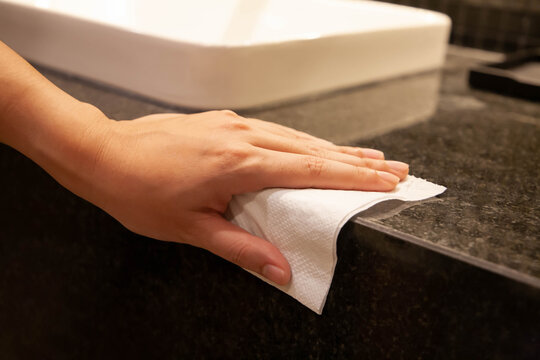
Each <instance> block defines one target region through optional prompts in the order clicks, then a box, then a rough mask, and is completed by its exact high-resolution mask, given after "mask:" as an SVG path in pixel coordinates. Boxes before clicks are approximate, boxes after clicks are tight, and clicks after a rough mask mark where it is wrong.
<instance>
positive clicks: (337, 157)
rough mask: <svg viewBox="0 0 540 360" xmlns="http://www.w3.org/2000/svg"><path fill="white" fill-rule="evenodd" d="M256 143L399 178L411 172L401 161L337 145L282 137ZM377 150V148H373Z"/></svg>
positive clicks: (269, 148) (268, 148) (260, 140)
mask: <svg viewBox="0 0 540 360" xmlns="http://www.w3.org/2000/svg"><path fill="white" fill-rule="evenodd" d="M254 145H256V146H259V147H261V148H264V149H267V150H275V151H281V152H287V153H294V154H301V155H311V156H314V157H320V158H324V159H328V160H334V161H339V162H343V163H346V164H350V165H354V166H358V167H367V168H370V169H374V170H380V171H385V172H388V173H391V174H394V175H396V176H397V177H398V178H400V179H403V178H405V176H407V173H408V172H409V166H408V165H407V164H405V163H402V162H399V161H384V160H375V159H371V158H363V157H359V156H358V155H351V154H349V153H344V152H341V151H339V149H335V148H337V147H336V146H334V148H331V147H319V146H315V145H305V144H302V143H299V142H293V141H290V140H288V139H285V138H282V137H276V138H271V139H269V138H266V139H259V140H258V141H257V142H255V143H254ZM373 151H376V150H373Z"/></svg>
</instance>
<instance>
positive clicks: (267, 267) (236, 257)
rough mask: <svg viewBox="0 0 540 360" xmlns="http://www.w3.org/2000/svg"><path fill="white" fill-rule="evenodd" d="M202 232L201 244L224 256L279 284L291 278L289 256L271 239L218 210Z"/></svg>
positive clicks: (205, 224) (207, 221)
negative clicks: (251, 231)
mask: <svg viewBox="0 0 540 360" xmlns="http://www.w3.org/2000/svg"><path fill="white" fill-rule="evenodd" d="M203 225H204V226H202V227H201V228H202V230H201V233H200V236H201V239H202V241H203V242H202V244H194V245H196V246H201V247H203V248H205V249H206V250H209V251H210V252H212V253H214V254H216V255H218V256H221V257H222V258H224V259H226V260H228V261H230V262H232V263H234V264H236V265H238V266H241V267H243V268H245V269H247V270H251V271H253V272H256V273H257V274H260V275H262V276H264V277H265V278H267V279H268V280H270V281H273V282H275V283H276V284H279V285H285V284H287V283H288V282H289V281H290V279H291V269H290V267H289V263H288V262H287V260H286V259H285V257H284V256H283V255H282V254H281V253H280V252H279V250H278V249H277V248H276V247H275V246H274V245H272V244H271V243H270V242H268V241H266V240H263V239H261V238H259V237H256V236H253V235H251V234H250V233H248V232H247V231H245V230H243V229H241V228H240V227H238V226H236V225H234V224H231V223H230V222H228V221H227V220H225V219H224V218H223V217H221V216H220V215H218V214H215V215H210V216H208V218H207V219H205V221H204V223H203Z"/></svg>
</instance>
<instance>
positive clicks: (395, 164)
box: [386, 161, 409, 172]
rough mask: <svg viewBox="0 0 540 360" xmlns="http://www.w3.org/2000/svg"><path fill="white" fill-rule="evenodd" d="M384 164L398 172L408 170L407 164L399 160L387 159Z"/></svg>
mask: <svg viewBox="0 0 540 360" xmlns="http://www.w3.org/2000/svg"><path fill="white" fill-rule="evenodd" d="M386 165H388V166H389V167H390V169H392V170H395V171H398V172H405V171H409V165H408V164H405V163H404V162H401V161H387V162H386Z"/></svg>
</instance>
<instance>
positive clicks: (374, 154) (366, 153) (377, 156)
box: [360, 149, 384, 159]
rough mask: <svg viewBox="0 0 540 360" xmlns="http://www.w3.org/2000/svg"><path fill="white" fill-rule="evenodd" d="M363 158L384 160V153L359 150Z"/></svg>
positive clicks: (372, 150)
mask: <svg viewBox="0 0 540 360" xmlns="http://www.w3.org/2000/svg"><path fill="white" fill-rule="evenodd" d="M360 151H361V152H362V156H363V157H367V158H372V159H384V153H383V152H382V151H379V150H375V149H361V150H360Z"/></svg>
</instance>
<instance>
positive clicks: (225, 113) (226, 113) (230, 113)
mask: <svg viewBox="0 0 540 360" xmlns="http://www.w3.org/2000/svg"><path fill="white" fill-rule="evenodd" d="M219 113H220V114H221V115H223V116H228V117H233V118H236V117H239V115H238V114H237V113H235V112H234V111H232V110H219Z"/></svg>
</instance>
